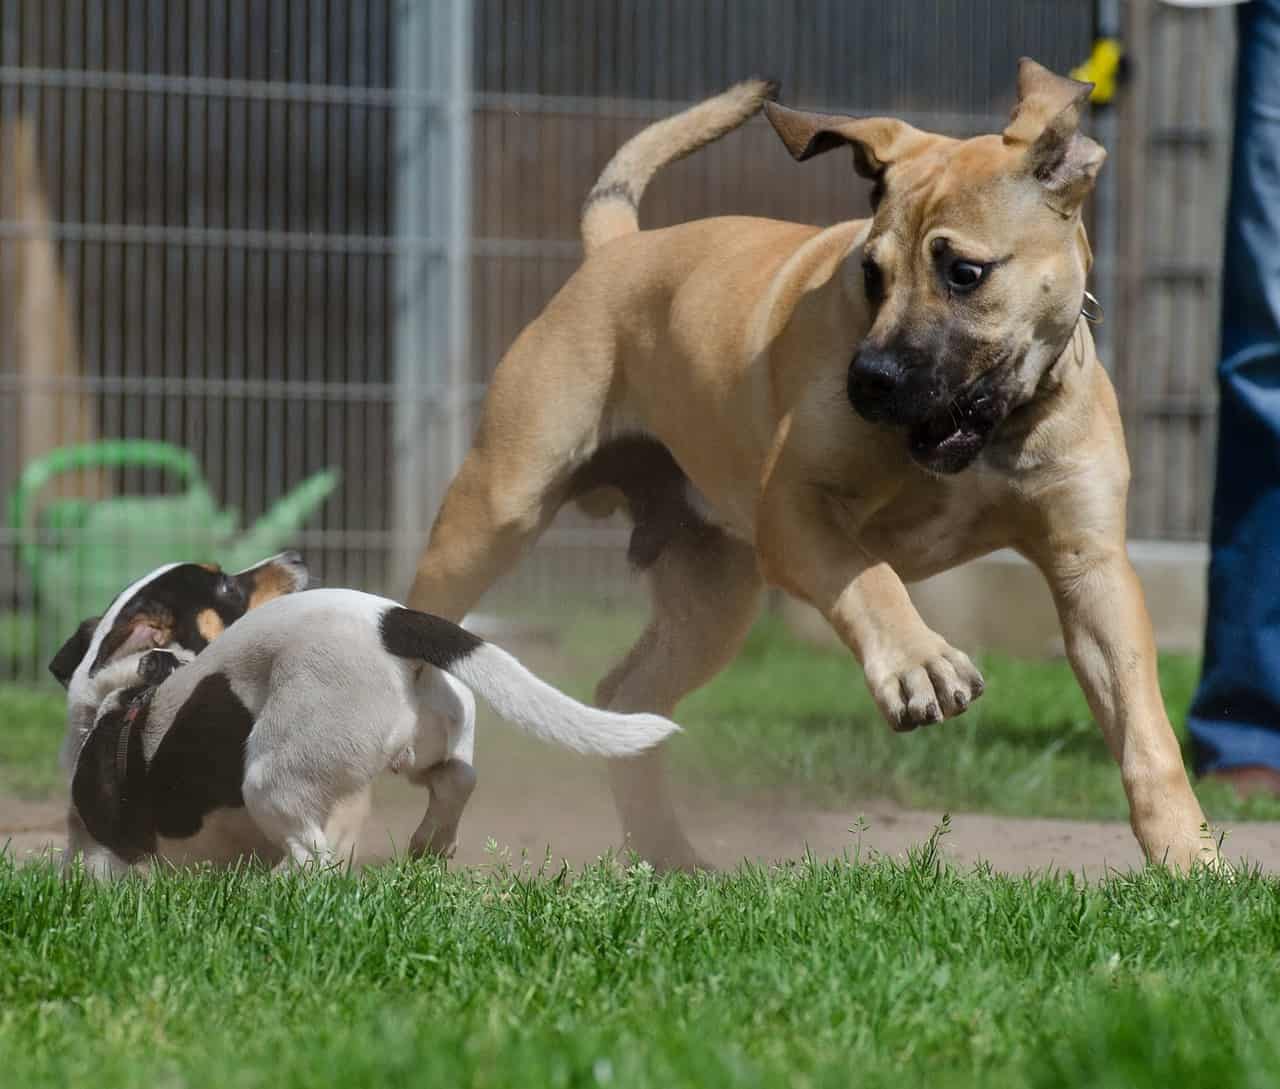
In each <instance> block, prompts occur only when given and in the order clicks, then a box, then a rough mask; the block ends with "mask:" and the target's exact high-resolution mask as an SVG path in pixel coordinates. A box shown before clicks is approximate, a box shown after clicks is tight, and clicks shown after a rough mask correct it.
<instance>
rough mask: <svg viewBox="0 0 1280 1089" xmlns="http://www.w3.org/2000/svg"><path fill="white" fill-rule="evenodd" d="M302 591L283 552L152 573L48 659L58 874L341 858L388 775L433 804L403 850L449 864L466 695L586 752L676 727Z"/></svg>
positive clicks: (376, 602) (469, 716) (417, 624)
mask: <svg viewBox="0 0 1280 1089" xmlns="http://www.w3.org/2000/svg"><path fill="white" fill-rule="evenodd" d="M305 582H306V572H305V568H303V567H302V564H301V561H300V559H299V558H298V557H297V555H296V554H292V553H285V554H282V555H281V556H277V557H273V558H272V559H271V560H267V561H265V562H264V563H263V564H259V565H258V566H257V567H254V568H251V569H249V570H248V571H245V572H240V573H239V574H236V575H227V574H223V573H222V572H220V571H218V570H217V569H216V568H211V567H206V566H202V565H199V564H175V565H170V566H168V567H162V568H160V569H159V570H157V571H155V572H152V574H150V575H148V576H146V577H145V578H143V579H140V580H139V581H138V582H136V583H134V584H133V585H132V586H130V587H129V588H128V589H127V590H126V591H125V592H124V593H122V594H121V595H120V596H119V597H117V598H116V600H115V601H114V602H113V603H112V605H111V608H110V609H109V610H108V611H107V613H106V614H105V615H104V616H103V617H102V618H101V619H97V620H90V621H85V623H84V624H83V625H81V628H80V630H79V631H78V632H77V633H76V635H75V636H73V637H72V639H71V640H69V641H68V643H67V645H66V646H64V647H63V648H62V650H61V651H59V653H58V655H57V656H56V657H55V659H54V661H53V662H52V663H51V665H50V669H51V670H52V671H53V673H54V675H55V676H57V677H58V678H59V679H60V680H62V681H63V682H64V683H65V684H67V687H68V697H69V699H68V703H69V707H68V737H67V743H66V746H65V748H64V752H65V753H66V754H67V757H68V759H67V764H68V770H69V772H70V777H71V805H70V812H69V817H68V832H69V842H68V847H67V861H68V863H70V862H71V861H72V860H73V859H74V858H75V857H77V856H82V857H83V860H84V863H85V866H86V868H88V869H89V870H91V871H92V872H94V873H97V874H101V875H111V874H119V873H123V872H125V871H126V870H128V869H129V868H130V867H131V866H135V865H145V864H146V863H148V862H150V861H152V860H155V859H162V860H165V861H169V862H174V863H177V864H183V863H189V862H196V861H208V862H213V863H222V864H226V863H229V862H232V861H234V860H236V859H240V858H244V857H255V858H258V859H261V860H263V861H266V862H269V863H276V862H288V861H291V860H292V861H297V862H302V861H306V860H309V859H319V860H322V861H323V860H329V859H335V858H343V857H345V856H347V855H348V854H349V852H350V851H351V849H352V847H353V845H354V838H355V835H356V833H357V832H358V829H359V824H360V823H361V822H362V820H363V818H364V815H365V814H366V812H367V809H368V797H369V791H370V787H371V784H372V781H373V779H374V778H375V777H376V776H377V775H378V774H379V773H380V772H383V771H387V770H390V771H394V772H404V773H406V774H407V775H408V776H409V777H410V779H411V780H412V781H413V782H415V783H419V784H421V785H423V786H425V787H427V788H428V790H429V792H430V797H429V804H428V807H427V812H426V815H425V816H424V818H423V820H422V823H421V825H420V826H419V827H418V829H417V831H416V832H415V833H414V834H413V837H412V839H411V840H410V843H409V850H410V852H411V853H413V854H423V853H435V854H447V853H448V852H450V851H451V850H452V848H453V846H454V843H455V840H456V836H457V827H458V820H459V817H460V816H461V814H462V810H463V808H464V806H465V805H466V802H467V799H468V798H469V797H470V795H471V791H472V789H473V787H474V785H475V771H474V769H473V767H472V751H473V740H474V726H475V701H474V698H473V696H472V693H471V689H474V690H475V691H476V692H478V693H479V694H480V695H481V696H482V697H483V698H484V699H485V700H486V701H487V702H488V703H490V704H491V705H492V706H493V708H494V710H496V711H497V712H498V713H499V714H500V715H501V716H502V717H504V718H506V719H508V720H509V721H511V722H514V723H516V724H518V725H520V726H522V727H524V728H525V729H527V730H529V731H530V732H531V733H533V734H534V735H536V736H538V737H540V738H543V739H544V740H547V741H553V742H557V743H559V744H561V745H564V746H566V747H568V748H570V749H573V750H575V751H577V752H582V753H596V754H601V755H606V756H627V755H632V754H635V753H639V752H641V751H643V750H645V749H647V748H649V747H651V746H652V745H654V744H656V743H657V742H659V741H661V740H662V739H663V738H665V737H667V736H668V735H669V734H671V733H672V732H674V731H675V730H676V729H677V727H676V726H675V724H674V723H672V722H671V721H669V720H668V719H665V718H661V717H659V716H657V715H645V714H618V713H613V712H607V711H600V710H596V709H595V708H591V707H587V706H585V705H584V704H581V703H578V702H577V701H576V700H573V699H570V698H569V697H568V696H566V695H564V694H563V693H561V692H559V691H558V690H557V689H555V688H553V687H552V686H550V685H548V684H546V683H545V682H543V681H541V680H539V679H538V678H537V677H535V676H534V675H533V674H532V673H530V672H529V671H528V670H527V669H525V668H524V667H523V666H522V665H521V664H520V663H519V662H518V661H516V659H515V658H513V657H512V656H511V655H510V654H508V653H506V652H505V651H503V650H501V649H499V648H498V647H496V646H494V645H493V644H491V643H487V642H485V641H484V640H482V639H479V638H477V637H476V636H475V635H472V634H471V633H470V632H468V631H466V630H465V629H464V628H461V627H459V626H458V625H456V624H453V623H451V622H450V621H447V620H443V619H440V618H439V617H434V616H429V615H427V614H425V613H419V612H414V611H412V610H410V609H405V608H402V607H401V606H400V605H398V604H397V603H396V602H394V601H389V600H387V599H385V598H380V597H375V596H373V595H370V594H364V593H360V592H358V591H355V590H337V589H318V590H310V591H308V592H306V593H301V594H294V593H293V591H295V590H300V589H303V588H304V586H305ZM215 637H216V638H215Z"/></svg>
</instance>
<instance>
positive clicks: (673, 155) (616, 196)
mask: <svg viewBox="0 0 1280 1089" xmlns="http://www.w3.org/2000/svg"><path fill="white" fill-rule="evenodd" d="M777 90H778V85H777V84H776V83H774V82H772V81H771V80H766V79H751V80H747V81H745V82H744V83H736V84H734V85H733V86H732V87H730V88H729V89H728V90H727V91H725V92H724V93H723V94H718V95H716V96H715V97H714V98H708V99H707V100H706V101H705V102H699V103H698V104H697V105H696V106H691V107H690V108H689V109H687V110H685V111H683V112H682V113H678V114H676V115H675V116H674V117H668V118H666V119H665V120H662V121H658V122H656V123H655V124H652V125H650V126H649V127H648V128H646V129H642V130H641V131H640V132H639V133H637V134H636V135H635V136H633V137H632V138H631V139H630V140H628V141H627V142H626V143H625V144H623V145H622V147H621V148H619V149H618V152H617V154H615V155H614V157H613V158H612V159H610V160H609V164H608V165H607V166H606V167H605V168H604V173H602V174H601V175H600V177H599V179H598V180H597V181H596V184H595V185H594V186H593V187H592V189H591V192H590V193H588V194H587V199H586V202H585V203H584V204H583V206H582V244H583V247H584V248H585V249H586V251H587V253H590V252H591V251H592V250H594V249H597V248H599V247H600V246H603V245H604V244H605V243H606V242H611V241H613V239H615V238H618V237H620V236H622V235H624V234H631V233H633V232H634V231H638V230H639V229H640V219H639V208H640V198H641V197H642V196H644V190H645V186H647V185H648V184H649V182H650V180H651V179H652V178H653V176H654V174H656V173H657V172H658V171H659V170H661V169H662V168H663V167H664V166H666V165H667V164H668V163H673V162H675V161H676V160H677V159H683V158H684V157H685V156H686V155H691V154H692V153H693V152H695V151H697V150H698V148H700V147H702V146H703V145H705V144H709V143H711V141H712V140H718V139H719V138H720V137H721V136H723V135H725V133H727V132H732V131H733V130H734V129H736V128H737V127H738V126H739V125H742V124H744V123H746V122H747V121H749V120H750V119H751V118H752V117H754V116H755V115H756V114H757V113H758V112H759V111H760V107H761V106H763V105H764V103H765V101H766V100H768V99H770V98H772V97H773V96H774V95H775V94H776V93H777Z"/></svg>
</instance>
